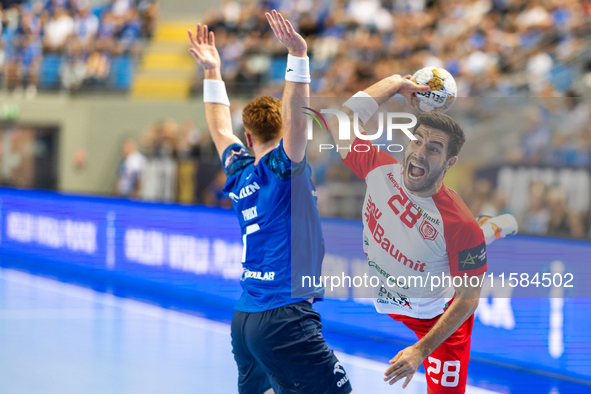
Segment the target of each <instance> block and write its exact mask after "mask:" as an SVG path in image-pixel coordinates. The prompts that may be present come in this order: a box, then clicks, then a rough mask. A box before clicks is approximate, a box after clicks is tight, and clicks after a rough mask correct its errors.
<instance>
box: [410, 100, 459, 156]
mask: <svg viewBox="0 0 591 394" xmlns="http://www.w3.org/2000/svg"><path fill="white" fill-rule="evenodd" d="M421 125H425V126H429V127H432V128H434V129H437V130H441V131H443V132H444V133H445V134H447V135H448V136H449V144H448V145H447V158H448V159H449V158H450V157H454V156H457V155H458V153H460V150H461V149H462V146H463V145H464V142H466V136H465V135H464V131H463V130H462V128H461V127H460V125H459V124H457V122H456V121H455V120H453V118H452V117H451V116H449V115H446V114H441V113H438V112H429V113H424V114H421V115H419V117H418V119H417V124H416V126H415V128H414V129H413V131H412V132H413V134H414V133H416V131H417V130H418V129H419V127H420V126H421Z"/></svg>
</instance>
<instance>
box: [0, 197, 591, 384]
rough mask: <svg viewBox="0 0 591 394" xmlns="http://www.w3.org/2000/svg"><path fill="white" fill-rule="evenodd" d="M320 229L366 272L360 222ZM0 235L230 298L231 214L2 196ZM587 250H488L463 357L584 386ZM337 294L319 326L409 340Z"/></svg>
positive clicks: (48, 260)
mask: <svg viewBox="0 0 591 394" xmlns="http://www.w3.org/2000/svg"><path fill="white" fill-rule="evenodd" d="M322 225H323V232H324V235H325V242H326V252H327V253H326V258H325V262H324V264H325V265H326V266H329V267H339V269H343V270H345V272H349V273H362V272H364V271H365V270H366V269H367V262H366V260H365V256H364V254H363V251H362V247H361V239H362V238H361V232H362V225H361V223H360V222H359V221H355V220H344V219H326V218H325V219H323V223H322ZM0 227H1V228H0V253H1V254H2V257H3V258H4V259H7V258H12V257H15V256H17V257H19V258H21V259H22V260H24V261H25V262H26V261H29V262H31V263H33V262H39V261H42V262H43V264H44V265H45V266H47V267H50V268H51V267H55V269H62V270H63V269H67V270H70V271H72V272H76V271H78V272H82V271H86V272H87V273H91V274H93V275H102V276H118V277H120V278H125V280H128V281H130V282H131V281H136V282H142V283H143V286H144V288H148V289H150V288H152V289H158V291H161V290H163V289H164V290H166V291H168V292H169V293H170V294H174V295H178V296H182V297H198V298H199V300H206V301H207V300H208V302H210V303H211V304H215V305H218V306H220V307H226V308H231V307H232V306H233V304H234V303H235V302H236V300H237V299H238V298H239V296H240V291H241V289H240V284H239V282H240V277H241V275H242V266H241V263H240V262H241V260H242V242H241V234H240V229H239V226H238V221H237V219H236V217H235V214H234V212H233V211H232V210H226V209H221V208H209V207H202V206H182V205H178V204H162V203H144V202H132V201H128V200H124V199H115V198H101V197H86V196H76V195H66V194H60V193H54V192H37V191H24V190H16V189H9V188H0ZM590 252H591V242H589V241H577V240H566V239H558V238H546V237H533V236H515V237H512V238H508V239H505V240H503V241H502V242H497V243H494V244H493V245H491V246H490V248H489V252H488V253H489V258H488V259H489V262H488V264H489V265H488V267H489V272H492V273H494V274H495V277H494V278H493V279H494V283H493V279H490V285H487V284H486V283H485V285H484V287H483V294H482V296H483V298H482V299H481V302H480V305H479V308H478V310H477V312H476V318H475V324H474V330H473V336H472V353H473V355H474V356H475V357H480V358H485V359H487V360H490V361H496V362H499V363H506V364H512V365H516V366H521V367H526V368H531V369H536V370H541V371H546V372H553V373H558V374H561V375H565V376H570V377H576V378H580V379H585V380H591V330H589V329H588V327H590V326H591V298H589V297H588V296H587V292H589V289H590V288H591V286H585V284H591V276H590V273H591V267H590V266H588V264H587V262H588V261H589V257H588V256H589V255H590ZM512 272H516V273H519V274H520V275H521V274H522V273H524V272H525V273H528V278H529V279H528V283H527V284H528V286H516V287H511V286H503V287H501V286H498V285H497V284H498V282H497V281H498V280H500V279H499V278H498V277H499V276H500V275H501V274H502V273H505V275H506V276H505V279H504V280H507V281H508V280H509V276H510V273H512ZM558 272H559V273H560V274H561V275H562V277H564V274H566V273H572V274H573V281H572V284H573V285H574V287H564V286H562V287H560V290H557V287H553V288H552V289H550V288H548V287H544V286H540V285H538V286H535V284H531V283H530V281H531V279H533V277H534V275H535V274H536V273H539V274H543V273H548V274H550V275H554V274H555V273H558ZM519 280H521V279H519ZM532 283H533V282H532ZM493 284H494V285H493ZM523 284H525V283H523ZM557 291H558V292H557ZM342 297H343V298H342V299H327V300H325V301H324V302H321V303H318V304H316V308H317V309H318V310H319V311H320V313H321V314H322V316H323V321H324V324H325V326H326V327H330V328H331V329H334V330H341V331H343V332H354V333H355V334H356V335H367V336H372V337H383V338H391V339H394V340H400V341H405V342H409V343H410V342H414V341H415V340H416V338H415V336H414V333H412V331H410V330H408V329H406V328H405V327H404V326H402V324H401V323H398V322H394V321H393V320H392V319H390V318H389V317H388V316H385V315H379V314H377V313H376V312H375V309H374V307H373V304H372V300H371V299H363V298H359V297H356V294H355V289H350V290H347V292H346V293H343V294H342Z"/></svg>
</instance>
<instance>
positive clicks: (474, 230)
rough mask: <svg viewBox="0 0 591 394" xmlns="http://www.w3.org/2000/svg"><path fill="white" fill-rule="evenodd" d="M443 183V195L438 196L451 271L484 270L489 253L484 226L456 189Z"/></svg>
mask: <svg viewBox="0 0 591 394" xmlns="http://www.w3.org/2000/svg"><path fill="white" fill-rule="evenodd" d="M442 187H444V188H445V191H444V193H441V194H443V197H441V196H440V197H438V198H437V200H436V204H437V207H438V209H439V211H440V212H441V214H442V218H443V226H444V230H443V232H444V236H445V244H446V249H447V253H448V258H449V270H450V273H451V275H452V276H464V275H467V276H478V275H481V274H484V273H485V272H486V270H487V255H486V241H485V239H484V234H483V233H482V229H481V228H480V226H478V223H477V222H476V219H474V217H473V216H472V214H471V213H470V210H469V209H468V207H467V206H466V204H465V203H464V202H463V201H462V199H461V198H460V197H459V196H458V195H457V194H456V192H454V191H453V190H451V189H449V188H447V187H446V186H442ZM438 194H439V193H438ZM434 200H435V198H434Z"/></svg>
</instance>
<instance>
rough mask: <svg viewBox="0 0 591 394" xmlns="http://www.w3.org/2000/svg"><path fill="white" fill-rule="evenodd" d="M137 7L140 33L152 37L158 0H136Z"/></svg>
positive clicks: (156, 16) (156, 18) (156, 17)
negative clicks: (140, 26)
mask: <svg viewBox="0 0 591 394" xmlns="http://www.w3.org/2000/svg"><path fill="white" fill-rule="evenodd" d="M137 9H138V10H139V12H140V18H141V19H142V35H143V36H144V37H148V38H152V36H153V35H154V31H155V30H156V21H157V20H158V2H157V1H156V0H138V4H137Z"/></svg>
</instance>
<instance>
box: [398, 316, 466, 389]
mask: <svg viewBox="0 0 591 394" xmlns="http://www.w3.org/2000/svg"><path fill="white" fill-rule="evenodd" d="M390 317H392V318H393V319H394V320H397V321H401V322H403V323H404V325H405V326H407V327H408V328H410V329H411V330H413V331H414V332H415V334H417V337H418V338H419V339H421V338H423V337H424V336H425V334H427V333H428V332H429V330H430V329H431V328H432V327H433V326H434V325H435V323H437V321H438V320H439V318H440V317H441V315H439V316H437V317H435V318H433V319H415V318H412V317H408V316H403V315H390ZM473 323H474V315H472V316H470V317H469V318H468V319H467V320H466V321H465V322H464V323H463V324H462V325H461V326H460V328H458V329H457V330H456V331H455V332H454V333H453V334H451V336H450V337H449V338H447V339H446V340H445V341H444V342H443V343H442V344H441V345H439V347H438V348H437V349H435V351H434V352H433V353H431V354H430V355H429V356H428V357H427V358H426V359H425V361H423V367H424V368H425V372H426V374H427V392H428V393H429V394H463V393H464V392H466V379H467V378H468V362H469V361H470V336H471V335H472V324H473Z"/></svg>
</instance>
